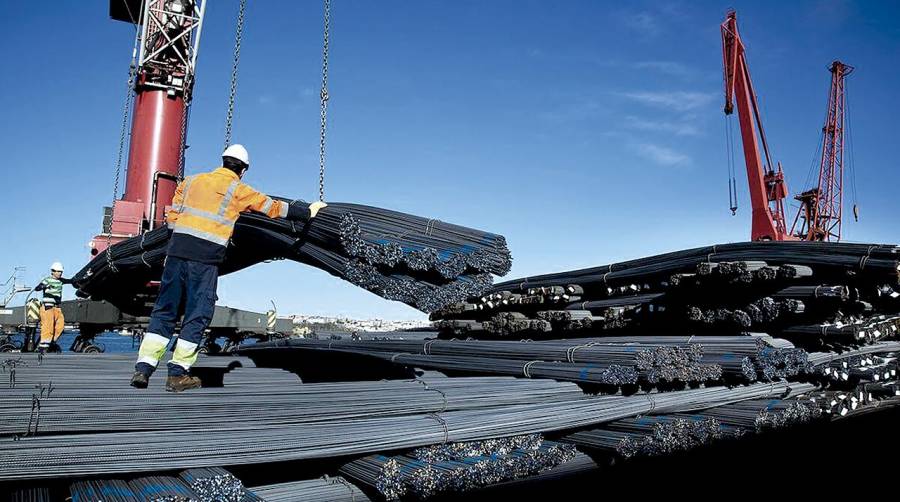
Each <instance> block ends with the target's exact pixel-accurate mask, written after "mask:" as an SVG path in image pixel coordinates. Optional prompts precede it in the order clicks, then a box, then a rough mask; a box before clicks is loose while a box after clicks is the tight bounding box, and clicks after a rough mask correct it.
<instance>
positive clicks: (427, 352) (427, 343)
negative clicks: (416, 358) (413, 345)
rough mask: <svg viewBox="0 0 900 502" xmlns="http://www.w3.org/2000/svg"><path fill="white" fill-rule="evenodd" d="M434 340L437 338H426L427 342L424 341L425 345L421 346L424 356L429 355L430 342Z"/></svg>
mask: <svg viewBox="0 0 900 502" xmlns="http://www.w3.org/2000/svg"><path fill="white" fill-rule="evenodd" d="M436 341H437V339H432V340H428V341H427V342H425V345H424V346H423V347H422V353H423V354H425V355H426V356H430V355H431V344H432V343H434V342H436Z"/></svg>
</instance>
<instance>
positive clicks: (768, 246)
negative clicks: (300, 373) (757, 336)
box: [432, 242, 900, 376]
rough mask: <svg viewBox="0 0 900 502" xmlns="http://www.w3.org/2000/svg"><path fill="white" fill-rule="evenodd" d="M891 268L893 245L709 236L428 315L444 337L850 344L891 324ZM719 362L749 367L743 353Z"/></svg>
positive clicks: (899, 308) (894, 281)
mask: <svg viewBox="0 0 900 502" xmlns="http://www.w3.org/2000/svg"><path fill="white" fill-rule="evenodd" d="M898 267H900V251H898V248H897V247H896V246H886V245H857V244H837V243H793V242H791V243H780V242H779V243H736V244H726V245H717V246H710V247H705V248H696V249H689V250H684V251H678V252H674V253H667V254H663V255H658V256H651V257H648V258H642V259H638V260H631V261H626V262H621V263H614V264H610V265H604V266H600V267H592V268H589V269H581V270H574V271H570V272H560V273H556V274H547V275H541V276H534V277H526V278H522V279H517V280H512V281H507V282H503V283H500V284H497V285H495V286H494V287H492V288H491V290H490V291H489V292H488V293H486V294H484V295H479V296H473V297H470V298H468V299H467V300H466V301H465V302H461V303H457V304H453V305H450V306H448V307H446V308H445V309H441V310H439V311H437V312H434V313H432V320H435V321H437V323H436V327H437V328H438V329H440V330H441V331H442V335H443V336H460V335H463V336H469V337H488V338H490V337H497V336H504V337H509V336H511V335H517V336H519V337H521V338H546V337H555V338H562V337H586V336H600V335H605V334H607V333H611V332H615V331H617V330H618V331H621V332H627V333H632V334H635V335H643V334H646V333H659V332H671V331H672V330H676V332H678V331H680V332H682V333H685V332H693V333H709V334H719V333H720V334H739V333H740V332H741V331H746V330H751V329H752V330H757V331H768V332H770V333H773V334H775V335H778V336H784V337H788V338H790V339H792V340H795V341H796V342H797V343H802V344H803V345H804V346H810V347H822V346H828V345H830V344H854V343H856V344H858V343H860V342H869V341H872V340H875V339H878V338H879V337H883V336H885V335H886V334H890V333H893V332H895V330H896V329H897V328H896V326H891V325H890V324H891V322H892V319H891V318H890V316H891V315H893V314H896V313H900V293H898V290H900V287H898V270H900V268H898ZM880 316H886V317H885V318H882V317H880ZM879 322H880V324H879ZM855 324H859V325H860V326H861V327H860V328H856V327H853V326H854V325H855ZM861 331H865V334H862V333H861ZM716 362H722V361H716ZM742 366H744V367H743V368H742ZM726 372H728V373H731V374H738V375H739V374H742V373H746V374H747V375H748V376H749V374H750V372H749V370H747V368H746V365H745V364H742V363H736V364H731V365H729V368H728V369H726Z"/></svg>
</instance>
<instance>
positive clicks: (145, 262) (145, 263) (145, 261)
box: [141, 252, 153, 268]
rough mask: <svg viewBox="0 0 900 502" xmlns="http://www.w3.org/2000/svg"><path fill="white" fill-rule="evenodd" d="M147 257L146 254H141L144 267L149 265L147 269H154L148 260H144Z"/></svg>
mask: <svg viewBox="0 0 900 502" xmlns="http://www.w3.org/2000/svg"><path fill="white" fill-rule="evenodd" d="M146 255H147V253H146V252H144V253H141V261H142V262H144V265H147V268H153V267H151V266H150V264H149V263H147V260H146V259H145V258H144V256H146Z"/></svg>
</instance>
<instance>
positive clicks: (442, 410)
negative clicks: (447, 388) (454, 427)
mask: <svg viewBox="0 0 900 502" xmlns="http://www.w3.org/2000/svg"><path fill="white" fill-rule="evenodd" d="M425 390H430V391H432V392H437V393H438V394H440V395H441V397H442V398H443V399H444V402H443V404H441V409H440V411H438V412H437V413H443V412H445V411H447V406H448V405H449V404H450V403H449V401H448V400H447V394H445V393H444V391H442V390H441V389H433V388H431V387H429V386H428V385H427V384H426V385H425Z"/></svg>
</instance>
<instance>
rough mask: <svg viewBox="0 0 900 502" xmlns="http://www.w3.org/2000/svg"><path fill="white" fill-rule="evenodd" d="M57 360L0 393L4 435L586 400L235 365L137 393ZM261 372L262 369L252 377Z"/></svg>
mask: <svg viewBox="0 0 900 502" xmlns="http://www.w3.org/2000/svg"><path fill="white" fill-rule="evenodd" d="M57 359H59V360H63V359H65V358H57ZM54 362H55V361H53V360H52V359H51V358H46V359H45V362H44V364H43V365H41V366H40V367H38V368H35V370H40V371H41V372H40V373H38V374H31V373H29V371H28V370H30V369H31V368H25V369H22V370H20V371H21V380H20V382H19V384H18V385H17V387H16V388H15V389H10V391H9V392H7V391H4V392H3V394H0V403H2V404H3V406H0V437H3V436H7V437H10V436H35V435H38V436H40V435H45V434H51V433H52V434H58V433H75V432H83V433H87V432H113V431H123V432H124V431H161V430H167V429H169V428H172V427H180V428H183V429H188V430H189V429H193V428H196V427H198V426H201V425H202V424H205V423H210V422H211V423H227V424H229V425H230V426H232V427H240V426H246V427H248V428H252V427H254V426H255V425H256V424H259V423H269V424H277V423H285V424H302V423H306V422H314V421H317V420H320V417H328V420H353V419H359V418H364V417H387V416H405V415H415V414H427V413H438V412H444V411H454V410H472V409H479V408H485V409H487V408H491V407H502V406H509V405H523V404H539V403H550V402H574V401H577V400H579V399H584V398H585V396H584V394H583V392H582V391H581V390H580V389H579V388H578V387H577V386H575V385H573V384H566V383H560V382H553V381H549V380H533V381H530V380H521V379H513V378H499V377H486V378H452V379H451V378H446V377H444V378H441V377H436V376H431V377H429V378H427V379H420V380H418V381H380V382H376V381H372V382H337V383H319V384H304V385H301V384H300V381H299V379H297V377H296V376H295V375H293V374H290V373H287V372H284V371H282V370H273V369H236V370H232V371H231V372H229V373H228V374H226V375H225V378H224V387H219V388H215V387H214V388H207V389H204V390H203V392H199V393H195V394H187V395H173V394H171V393H167V392H164V391H163V389H162V386H161V384H160V386H159V387H153V386H151V389H147V390H146V391H143V392H141V393H135V392H134V391H132V390H131V389H130V388H129V387H128V382H127V379H125V378H123V376H122V375H125V376H127V375H128V371H129V368H126V367H117V366H116V365H113V368H112V369H111V370H103V371H98V370H96V369H95V368H93V367H91V366H90V365H88V366H87V367H85V368H77V369H72V368H71V367H66V366H64V365H60V367H58V368H53V367H52V366H53V364H54ZM256 374H262V376H261V377H259V378H257V377H254V375H256ZM273 374H274V375H276V377H275V378H273ZM278 374H283V375H284V376H285V378H283V379H282V378H278V377H277V375H278ZM242 375H246V376H242ZM54 378H55V379H57V380H64V381H65V385H63V386H60V387H57V386H55V385H54V386H53V387H52V388H51V387H50V385H49V384H48V383H47V382H49V381H51V380H53V379H54ZM104 380H106V381H107V382H110V381H112V382H117V383H118V384H117V385H109V383H107V385H106V388H105V389H104V390H102V391H97V390H96V389H97V388H101V386H102V385H103V384H102V383H101V382H103V381H104ZM36 386H41V389H42V390H40V391H39V390H37V388H36ZM48 389H49V390H48ZM148 410H152V413H149V414H148ZM186 410H189V412H186ZM199 417H203V418H202V421H201V422H202V423H198V419H199Z"/></svg>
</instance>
